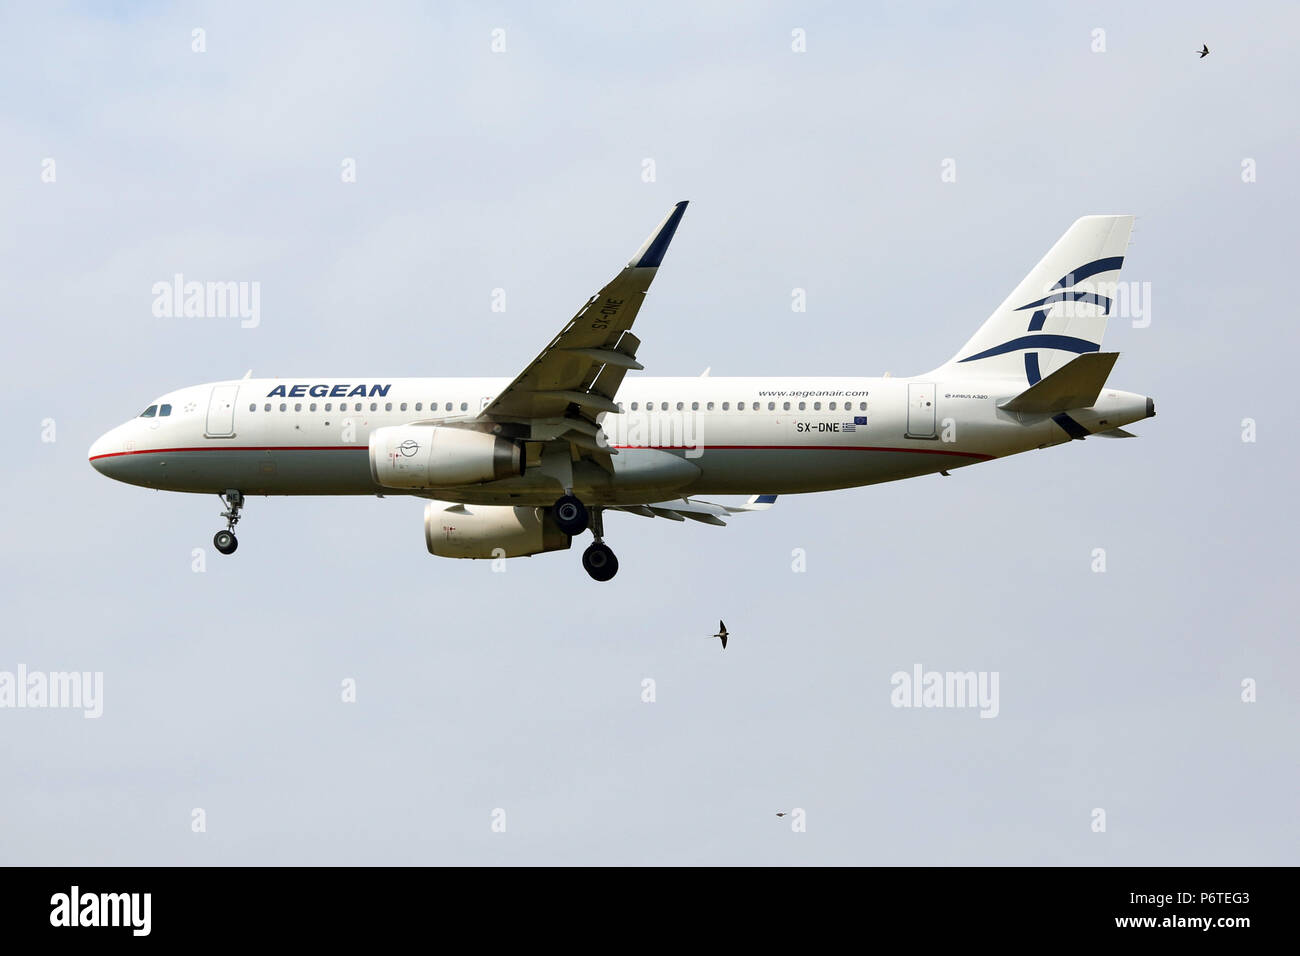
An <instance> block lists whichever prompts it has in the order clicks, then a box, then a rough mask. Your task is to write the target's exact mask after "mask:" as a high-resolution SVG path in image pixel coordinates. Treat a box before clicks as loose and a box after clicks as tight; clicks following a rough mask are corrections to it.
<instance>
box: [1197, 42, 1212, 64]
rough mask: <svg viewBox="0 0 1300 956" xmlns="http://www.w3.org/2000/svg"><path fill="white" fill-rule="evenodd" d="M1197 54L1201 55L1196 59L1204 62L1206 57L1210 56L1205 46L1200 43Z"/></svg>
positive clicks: (1207, 47) (1208, 49)
mask: <svg viewBox="0 0 1300 956" xmlns="http://www.w3.org/2000/svg"><path fill="white" fill-rule="evenodd" d="M1199 52H1200V54H1201V55H1200V56H1199V57H1198V59H1201V60H1204V59H1205V58H1206V57H1207V56H1209V55H1210V48H1209V46H1208V45H1207V44H1204V43H1202V44H1201V49H1200V51H1199Z"/></svg>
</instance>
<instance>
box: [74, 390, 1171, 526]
mask: <svg viewBox="0 0 1300 956" xmlns="http://www.w3.org/2000/svg"><path fill="white" fill-rule="evenodd" d="M508 384H509V379H504V378H491V379H486V378H455V379H446V378H443V379H437V378H407V379H392V378H375V377H365V378H352V379H313V378H292V379H244V380H240V381H229V382H217V383H210V384H206V385H197V386H191V387H188V388H183V389H179V390H177V391H174V392H171V393H169V394H167V395H164V396H162V397H160V398H159V399H157V401H156V402H155V403H154V405H153V406H150V407H151V408H154V409H155V411H154V414H153V415H152V416H151V417H139V418H135V419H132V420H130V421H128V422H126V423H124V424H122V425H119V426H118V427H117V428H114V429H113V430H111V431H109V432H108V433H106V434H105V435H103V436H102V437H101V438H100V439H99V440H98V441H96V442H95V444H94V445H93V446H92V448H91V449H90V460H91V463H92V464H93V465H94V466H95V468H96V469H98V470H99V471H101V472H103V473H104V474H106V475H108V476H110V477H113V478H116V479H118V480H121V481H126V482H129V483H131V484H136V485H142V486H145V487H150V488H159V489H165V490H171V491H186V492H196V493H213V494H216V493H222V492H225V491H227V490H231V489H236V490H239V491H241V492H242V493H244V494H247V495H363V494H364V495H371V494H403V493H408V494H409V493H412V492H404V491H401V490H397V489H391V488H386V487H384V486H382V485H379V484H377V483H376V482H375V480H374V477H373V476H372V472H371V468H370V464H369V456H368V453H367V452H368V446H369V435H370V433H371V432H372V431H373V430H375V429H377V428H381V427H384V426H393V425H404V424H407V423H410V422H423V423H430V424H433V423H437V422H439V421H447V422H455V421H457V420H459V421H462V422H463V421H467V420H469V419H473V418H475V417H476V416H477V415H478V413H479V412H480V410H481V409H482V408H483V407H484V406H485V405H486V404H487V403H489V402H490V401H491V400H492V398H493V397H494V396H496V395H497V394H499V393H500V392H501V391H502V389H503V388H504V387H505V386H506V385H508ZM1023 389H1024V382H1023V381H1020V382H1018V383H1017V382H1015V381H1010V380H1008V381H1007V382H1006V383H1005V386H1004V387H1003V386H1002V383H1001V382H1000V381H998V380H994V381H990V380H989V379H987V378H984V379H971V380H968V381H961V380H936V377H935V376H919V377H916V378H775V377H756V378H709V377H699V378H650V377H640V376H628V377H627V379H626V380H625V381H624V383H623V385H622V387H621V388H620V389H619V393H618V400H619V405H620V406H621V408H622V409H623V413H622V414H620V415H614V414H606V415H605V416H604V417H603V421H602V427H603V430H604V433H605V434H606V435H607V436H608V439H609V444H610V445H611V446H613V447H614V448H615V449H617V452H618V453H617V454H616V455H615V456H614V458H613V464H614V474H613V475H612V476H611V475H610V474H609V472H607V471H606V470H604V469H602V468H600V467H599V466H598V465H596V464H595V463H594V462H591V461H586V460H583V461H579V462H575V464H574V466H573V492H574V493H575V494H577V495H578V496H579V497H581V498H582V499H583V500H584V501H587V502H589V503H591V504H596V505H600V504H608V505H613V504H639V503H644V502H653V501H657V500H660V499H662V498H664V497H665V496H666V495H672V496H680V495H695V494H794V493H800V492H813V491H826V490H830V489H834V488H846V487H853V486H857V485H868V484H874V483H877V482H882V481H893V480H896V479H899V478H908V477H912V476H915V475H922V474H928V473H932V472H937V471H945V470H949V469H952V468H959V467H962V466H964V465H970V464H975V463H976V462H980V461H986V460H989V459H992V458H1000V457H1003V456H1006V455H1013V454H1016V453H1018V452H1022V451H1027V450H1029V449H1033V448H1041V447H1044V446H1047V445H1054V444H1058V443H1060V442H1064V441H1069V440H1070V437H1071V436H1070V435H1069V434H1068V433H1067V430H1066V428H1065V427H1063V425H1062V424H1061V423H1060V422H1058V421H1056V420H1054V417H1053V416H1051V415H1027V414H1016V413H1013V412H1007V411H1004V410H1001V409H999V408H998V407H997V404H998V402H1000V401H1002V400H1004V399H1007V398H1009V397H1011V396H1014V395H1015V394H1017V393H1018V392H1020V391H1022V390H1023ZM165 406H170V408H169V409H168V411H169V414H166V415H162V414H161V410H162V409H163V408H164V407H165ZM1152 413H1153V412H1152V410H1151V403H1150V402H1149V400H1148V399H1146V398H1145V397H1144V396H1141V395H1135V394H1133V393H1129V392H1120V391H1116V390H1113V389H1109V388H1106V389H1103V391H1102V393H1101V395H1100V397H1099V398H1098V400H1097V402H1096V403H1095V405H1093V406H1092V407H1090V408H1088V409H1086V410H1080V411H1072V412H1070V416H1069V417H1070V420H1071V421H1070V426H1071V427H1073V428H1074V429H1075V430H1076V431H1077V430H1078V429H1082V430H1083V431H1086V432H1087V433H1095V432H1101V431H1107V430H1109V429H1113V428H1118V427H1120V426H1122V425H1125V424H1128V423H1130V422H1134V421H1138V420H1140V419H1143V418H1146V417H1148V415H1150V414H1152ZM539 447H540V446H539ZM668 456H671V458H672V459H674V460H669V457H668ZM683 462H688V463H690V465H691V466H693V467H689V468H688V467H687V466H686V465H685V464H683ZM557 490H558V489H557V484H556V482H555V480H554V479H553V478H551V477H549V476H548V475H547V474H546V473H545V472H544V471H543V470H541V469H525V472H524V474H523V475H522V476H518V477H511V478H507V479H504V480H497V481H491V482H486V483H482V484H474V485H463V486H458V487H453V488H441V489H437V490H436V494H434V493H433V492H432V491H428V492H426V491H421V492H418V494H421V495H423V496H425V497H437V498H439V499H444V500H448V501H461V502H466V503H471V504H502V505H507V504H550V503H551V502H552V501H554V500H555V498H556V495H557Z"/></svg>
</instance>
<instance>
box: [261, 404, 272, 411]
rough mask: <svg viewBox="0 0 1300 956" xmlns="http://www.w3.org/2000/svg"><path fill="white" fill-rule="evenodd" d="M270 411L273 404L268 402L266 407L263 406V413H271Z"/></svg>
mask: <svg viewBox="0 0 1300 956" xmlns="http://www.w3.org/2000/svg"><path fill="white" fill-rule="evenodd" d="M270 410H271V403H270V402H267V403H266V404H265V405H263V406H262V411H264V412H269V411H270Z"/></svg>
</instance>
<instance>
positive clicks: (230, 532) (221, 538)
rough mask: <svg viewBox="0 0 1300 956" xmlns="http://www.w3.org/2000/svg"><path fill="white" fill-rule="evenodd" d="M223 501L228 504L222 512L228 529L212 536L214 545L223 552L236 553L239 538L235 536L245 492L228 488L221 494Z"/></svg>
mask: <svg viewBox="0 0 1300 956" xmlns="http://www.w3.org/2000/svg"><path fill="white" fill-rule="evenodd" d="M220 497H221V503H222V504H224V505H225V506H226V510H225V511H223V512H221V517H223V518H225V519H226V530H225V531H218V532H217V533H216V534H214V535H213V536H212V546H213V547H214V548H216V549H217V550H218V551H220V552H221V553H222V554H234V553H235V549H236V548H237V547H239V539H238V538H236V537H235V525H237V524H239V512H240V511H241V510H243V507H244V495H243V492H239V491H235V490H234V489H230V490H228V491H227V492H226V493H225V494H224V495H221V496H220Z"/></svg>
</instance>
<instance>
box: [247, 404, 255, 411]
mask: <svg viewBox="0 0 1300 956" xmlns="http://www.w3.org/2000/svg"><path fill="white" fill-rule="evenodd" d="M248 410H249V411H250V412H255V411H257V403H256V402H254V403H253V404H252V405H249V406H248Z"/></svg>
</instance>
